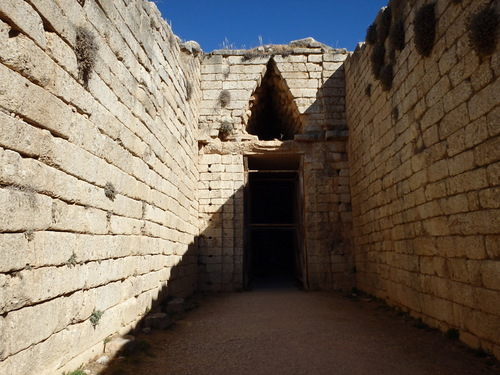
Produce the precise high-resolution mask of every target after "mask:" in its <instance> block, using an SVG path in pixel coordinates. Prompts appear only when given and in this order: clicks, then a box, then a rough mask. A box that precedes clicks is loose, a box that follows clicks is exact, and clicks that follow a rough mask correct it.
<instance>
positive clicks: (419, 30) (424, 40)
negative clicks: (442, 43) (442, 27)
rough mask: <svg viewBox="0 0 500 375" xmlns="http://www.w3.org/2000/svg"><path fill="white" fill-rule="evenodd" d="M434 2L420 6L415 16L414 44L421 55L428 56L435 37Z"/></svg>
mask: <svg viewBox="0 0 500 375" xmlns="http://www.w3.org/2000/svg"><path fill="white" fill-rule="evenodd" d="M435 8H436V3H431V4H426V5H424V6H422V7H421V8H420V9H419V10H418V11H417V14H416V16H415V21H414V24H413V29H414V31H415V45H416V47H417V51H418V53H420V54H421V55H422V56H425V57H427V56H430V54H431V52H432V48H433V47H434V39H436V23H437V21H436V9H435Z"/></svg>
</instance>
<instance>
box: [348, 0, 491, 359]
mask: <svg viewBox="0 0 500 375" xmlns="http://www.w3.org/2000/svg"><path fill="white" fill-rule="evenodd" d="M425 3H428V2H426V1H420V0H419V1H415V0H413V1H408V2H401V1H391V2H390V3H389V6H390V7H391V8H392V16H393V17H392V18H393V23H394V22H397V21H398V20H402V21H403V22H404V30H405V43H404V48H403V49H402V50H401V51H398V50H395V51H393V52H391V47H390V42H389V41H386V42H385V46H386V48H387V54H386V56H385V64H390V65H392V66H393V73H394V76H393V78H394V79H393V81H392V88H389V87H387V86H386V87H385V91H384V88H383V87H382V85H381V82H380V81H379V80H376V79H375V78H374V74H373V73H372V63H371V59H372V56H373V51H374V49H375V48H380V46H378V47H377V46H376V45H374V46H372V45H369V44H365V45H360V46H359V47H358V48H357V49H356V51H355V52H354V53H353V54H352V56H350V57H349V58H348V59H347V61H346V84H347V120H348V124H349V128H350V130H349V149H348V150H349V159H350V171H351V189H352V190H351V191H352V205H353V224H354V246H355V258H356V266H357V282H358V287H359V288H360V289H362V290H365V291H367V292H369V293H373V294H374V295H376V296H378V297H382V298H384V299H387V300H388V301H389V302H390V303H391V304H393V305H397V306H400V307H401V308H402V309H403V310H405V311H408V312H410V313H411V314H412V315H413V316H416V317H421V318H422V320H423V321H424V322H426V323H428V324H430V325H432V326H435V327H439V328H440V329H442V330H443V331H446V330H448V329H456V330H458V331H459V332H460V339H461V340H462V341H464V342H466V343H467V344H469V345H471V346H472V347H476V348H477V347H482V348H483V349H485V350H487V351H492V352H493V353H494V354H495V355H496V356H497V357H500V336H499V334H498V333H499V332H500V250H499V249H500V230H499V229H500V199H499V197H500V187H499V186H500V179H499V175H500V174H499V171H500V152H499V150H500V136H499V133H500V131H499V130H500V127H499V124H500V107H499V103H500V100H499V94H500V93H499V90H498V88H499V74H500V57H499V53H498V46H497V49H496V50H495V51H494V53H493V55H492V56H483V57H479V56H478V53H477V52H476V51H475V50H473V49H472V47H471V44H470V43H469V39H468V34H467V30H468V29H467V27H466V24H467V20H468V19H470V17H471V15H474V14H477V13H478V11H479V10H480V9H481V7H482V6H483V5H485V4H490V3H491V2H489V1H476V0H463V1H461V2H460V1H451V0H438V1H437V2H436V6H435V15H436V19H437V24H436V37H435V41H434V43H433V48H432V51H431V52H430V55H429V56H428V57H423V56H422V55H421V54H420V53H419V52H418V51H417V49H416V43H415V31H414V24H415V22H416V21H415V19H416V15H417V12H418V10H419V9H420V8H421V6H423V5H424V4H425ZM497 5H498V4H497V3H495V2H493V3H492V5H491V8H492V9H494V7H495V6H496V7H497V8H496V9H497V11H498V6H497ZM377 19H378V25H379V27H380V22H383V21H382V19H383V14H380V15H379V17H378V18H377ZM379 43H380V39H379ZM391 55H392V56H391Z"/></svg>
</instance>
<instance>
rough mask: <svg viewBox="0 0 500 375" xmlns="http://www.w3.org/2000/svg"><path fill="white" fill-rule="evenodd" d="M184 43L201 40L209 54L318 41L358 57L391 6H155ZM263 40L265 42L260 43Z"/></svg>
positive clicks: (343, 1)
mask: <svg viewBox="0 0 500 375" xmlns="http://www.w3.org/2000/svg"><path fill="white" fill-rule="evenodd" d="M154 2H155V3H156V5H157V6H158V9H160V11H161V13H162V15H163V18H165V19H166V20H167V21H169V22H170V23H171V25H172V29H173V31H174V33H175V34H177V35H178V36H179V37H180V38H181V39H183V40H185V41H187V40H195V41H197V42H198V43H199V44H200V45H201V48H202V49H203V50H204V51H205V52H210V51H212V50H214V49H219V48H223V47H224V46H225V45H226V44H229V45H230V48H253V47H257V46H259V45H260V44H261V42H260V40H261V39H262V44H288V43H289V42H290V41H292V40H296V39H301V38H306V37H309V36H312V37H313V38H314V39H316V40H317V41H319V42H322V43H324V44H327V45H329V46H331V47H335V48H347V50H349V51H353V50H354V48H356V45H357V43H358V42H361V41H363V40H364V39H365V35H366V29H367V28H368V26H369V25H370V24H371V23H372V22H373V21H374V20H375V17H376V15H377V13H378V11H379V9H380V8H382V7H383V6H385V5H387V3H388V0H326V1H325V0H323V1H319V0H307V1H298V0H289V1H286V2H285V1H273V0H267V1H264V0H246V1H239V0H233V1H228V0H219V1H218V0H215V1H199V0H198V1H195V0H181V1H179V0H155V1H154ZM260 38H261V39H260Z"/></svg>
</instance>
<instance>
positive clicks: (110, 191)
mask: <svg viewBox="0 0 500 375" xmlns="http://www.w3.org/2000/svg"><path fill="white" fill-rule="evenodd" d="M104 194H105V195H106V197H108V198H109V199H110V200H112V201H114V200H115V198H116V194H118V192H117V191H116V189H115V187H114V186H113V184H112V183H111V182H107V183H106V185H105V186H104Z"/></svg>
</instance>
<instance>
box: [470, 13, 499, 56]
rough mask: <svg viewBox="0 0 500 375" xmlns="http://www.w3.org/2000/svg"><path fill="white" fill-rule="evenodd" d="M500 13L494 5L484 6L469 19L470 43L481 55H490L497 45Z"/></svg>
mask: <svg viewBox="0 0 500 375" xmlns="http://www.w3.org/2000/svg"><path fill="white" fill-rule="evenodd" d="M499 24H500V15H499V13H498V10H497V9H496V7H495V6H493V5H485V6H483V7H482V8H481V9H480V10H479V12H477V13H476V14H474V15H472V16H471V17H470V18H469V19H468V20H467V30H468V36H469V43H470V45H471V47H472V48H473V49H474V51H475V52H476V53H477V54H478V55H479V56H480V57H483V58H484V57H489V56H491V55H492V54H493V52H494V51H495V49H496V46H497V40H498V34H499Z"/></svg>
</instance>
